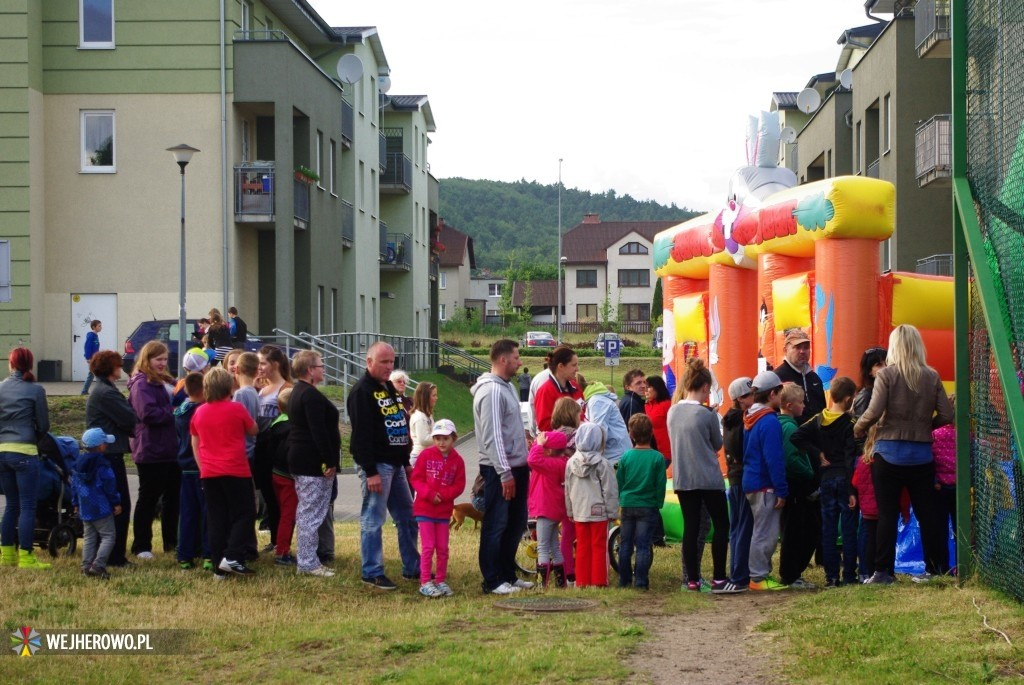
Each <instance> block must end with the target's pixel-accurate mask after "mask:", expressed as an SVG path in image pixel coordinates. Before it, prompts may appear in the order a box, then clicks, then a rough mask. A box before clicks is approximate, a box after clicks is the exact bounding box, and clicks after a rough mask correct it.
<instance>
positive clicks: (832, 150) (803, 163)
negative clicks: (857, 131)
mask: <svg viewBox="0 0 1024 685" xmlns="http://www.w3.org/2000/svg"><path fill="white" fill-rule="evenodd" d="M851 106H852V100H851V96H850V93H848V92H846V93H840V92H833V93H832V94H831V95H829V97H828V98H826V99H825V101H824V102H822V103H821V106H820V107H819V108H818V110H817V111H816V112H814V114H813V116H812V117H811V118H810V120H809V121H808V122H807V124H806V125H805V126H804V128H803V130H802V131H801V132H800V136H799V142H798V145H797V150H798V155H799V165H798V169H797V178H798V179H799V181H800V183H807V182H810V181H817V180H820V179H819V178H818V177H817V176H816V174H823V175H822V176H821V177H822V178H832V177H834V176H842V175H845V174H852V173H854V170H853V157H852V155H853V142H852V141H853V131H852V129H851V128H850V127H849V126H847V125H846V114H847V112H849V111H850V107H851ZM812 164H814V165H815V169H814V170H813V171H812V170H810V167H811V165H812ZM819 166H822V169H820V170H819V169H818V167H819Z"/></svg>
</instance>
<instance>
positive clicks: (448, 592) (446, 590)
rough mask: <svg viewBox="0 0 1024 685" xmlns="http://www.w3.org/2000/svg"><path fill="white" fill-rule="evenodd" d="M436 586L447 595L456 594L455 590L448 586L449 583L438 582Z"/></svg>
mask: <svg viewBox="0 0 1024 685" xmlns="http://www.w3.org/2000/svg"><path fill="white" fill-rule="evenodd" d="M436 586H437V589H438V590H440V591H441V594H443V595H444V596H445V597H451V596H452V595H454V594H455V591H454V590H452V589H451V588H450V587H448V583H436Z"/></svg>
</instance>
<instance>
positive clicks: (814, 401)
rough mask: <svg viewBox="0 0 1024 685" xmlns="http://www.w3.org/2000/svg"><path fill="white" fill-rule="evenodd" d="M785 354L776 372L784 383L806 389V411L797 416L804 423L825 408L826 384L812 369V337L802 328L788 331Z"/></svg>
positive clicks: (799, 421) (800, 422)
mask: <svg viewBox="0 0 1024 685" xmlns="http://www.w3.org/2000/svg"><path fill="white" fill-rule="evenodd" d="M785 355H786V358H785V359H784V360H783V361H782V363H781V364H779V365H778V367H776V368H775V373H776V375H778V377H779V378H780V379H781V380H782V382H783V383H796V384H797V385H799V386H801V387H802V388H803V389H804V396H805V397H806V401H805V402H804V413H803V414H801V415H800V416H799V417H797V423H799V424H801V425H802V424H804V423H805V422H807V421H809V420H810V419H812V418H813V417H814V416H815V414H818V413H820V412H821V411H822V410H823V409H824V408H825V386H824V385H823V384H822V382H821V377H820V376H818V374H816V373H815V372H814V371H813V370H812V369H811V364H810V359H811V339H810V338H808V337H807V334H806V333H804V332H803V331H802V330H801V329H799V328H794V329H793V330H791V331H789V332H788V333H786V351H785Z"/></svg>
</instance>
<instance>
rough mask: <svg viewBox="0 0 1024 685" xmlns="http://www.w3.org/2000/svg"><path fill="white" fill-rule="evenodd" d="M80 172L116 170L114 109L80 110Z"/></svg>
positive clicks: (109, 172)
mask: <svg viewBox="0 0 1024 685" xmlns="http://www.w3.org/2000/svg"><path fill="white" fill-rule="evenodd" d="M81 117H82V172H83V173H107V174H112V173H114V172H115V171H117V164H116V161H117V157H116V147H115V145H114V110H112V109H106V110H82V111H81Z"/></svg>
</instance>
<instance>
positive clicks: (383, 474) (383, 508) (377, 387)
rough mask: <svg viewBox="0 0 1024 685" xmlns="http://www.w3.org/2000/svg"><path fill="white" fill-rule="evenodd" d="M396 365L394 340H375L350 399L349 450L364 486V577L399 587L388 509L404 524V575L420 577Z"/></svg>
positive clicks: (366, 580)
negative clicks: (389, 571) (387, 554)
mask: <svg viewBox="0 0 1024 685" xmlns="http://www.w3.org/2000/svg"><path fill="white" fill-rule="evenodd" d="M394 368H395V350H394V348H393V347H391V345H389V344H387V343H385V342H376V343H374V344H373V345H370V349H369V350H367V351H366V373H365V374H363V377H362V378H361V379H359V382H358V383H356V384H355V385H354V386H353V387H352V390H351V391H350V392H349V395H348V399H347V400H346V403H345V407H346V409H347V410H348V417H349V420H350V421H351V423H352V437H351V439H350V441H349V451H350V452H351V453H352V457H353V459H355V462H356V464H357V465H358V473H359V480H360V483H361V484H362V491H363V507H362V511H361V512H360V515H359V530H360V552H361V554H362V560H363V566H362V579H363V582H364V583H365V584H366V585H369V586H370V587H372V588H375V589H378V590H394V589H395V587H396V586H395V584H394V583H392V582H391V581H390V580H389V579H388V577H387V576H385V575H384V547H383V540H382V536H381V530H382V528H383V527H384V519H385V516H386V514H387V513H388V512H390V513H391V518H392V519H393V520H394V521H395V526H396V527H397V529H398V552H399V554H400V555H401V557H402V577H403V578H405V579H406V580H417V579H419V577H420V554H419V552H418V551H417V550H416V537H417V534H416V519H415V518H413V513H412V490H411V489H410V487H409V478H408V473H407V472H406V469H407V468H409V455H410V453H411V451H412V440H411V439H410V437H409V420H408V417H407V415H406V413H405V411H404V410H403V409H402V400H401V398H400V397H399V396H398V391H397V390H395V386H394V385H392V384H391V381H390V380H389V379H390V378H391V372H392V371H393V370H394Z"/></svg>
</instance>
